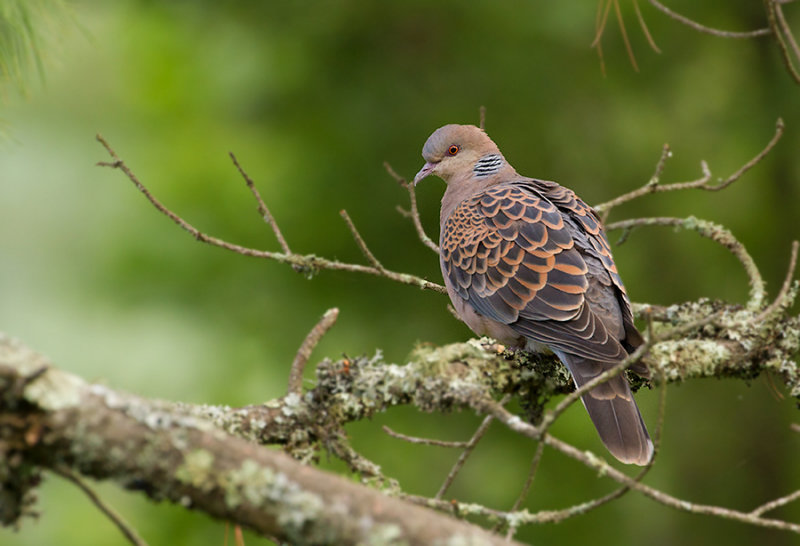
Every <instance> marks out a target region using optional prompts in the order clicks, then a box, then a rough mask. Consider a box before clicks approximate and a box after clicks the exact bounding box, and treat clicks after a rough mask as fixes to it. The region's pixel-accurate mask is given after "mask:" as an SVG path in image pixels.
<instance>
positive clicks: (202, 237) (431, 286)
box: [97, 135, 447, 294]
mask: <svg viewBox="0 0 800 546" xmlns="http://www.w3.org/2000/svg"><path fill="white" fill-rule="evenodd" d="M97 141H98V142H100V143H101V144H102V145H103V147H104V148H105V149H106V151H107V152H108V154H109V155H110V156H111V158H112V160H113V161H111V162H105V161H100V162H98V163H97V164H98V165H99V166H101V167H110V168H112V169H119V170H120V171H122V172H123V173H124V174H125V176H127V177H128V179H129V180H130V181H131V182H133V184H134V185H135V186H136V188H137V189H138V190H139V191H140V192H141V193H142V194H143V195H144V196H145V197H146V198H147V200H148V201H150V204H151V205H153V206H154V207H155V208H156V210H158V211H159V212H160V213H161V214H163V215H164V216H166V217H167V218H169V219H170V220H172V221H173V222H175V223H176V224H177V225H178V226H180V227H181V228H182V229H184V230H185V231H187V232H188V233H189V234H191V235H192V237H194V238H195V239H197V240H198V241H200V242H203V243H206V244H210V245H213V246H218V247H220V248H224V249H226V250H229V251H231V252H235V253H237V254H241V255H243V256H252V257H255V258H263V259H268V260H273V261H276V262H278V263H284V264H288V265H291V266H292V267H294V268H296V269H297V270H299V271H302V272H304V273H307V274H314V273H316V272H317V271H320V270H323V269H327V270H334V271H350V272H353V273H366V274H369V275H375V276H377V277H385V278H387V279H390V280H393V281H395V282H399V283H401V284H409V285H412V286H416V287H418V288H421V289H423V290H433V291H434V292H439V293H440V294H445V293H447V292H446V290H445V288H444V286H442V285H440V284H437V283H435V282H431V281H428V280H426V279H423V278H421V277H417V276H416V275H411V274H408V273H399V272H396V271H390V270H388V269H385V268H383V269H381V268H378V267H375V266H374V265H369V266H366V265H360V264H349V263H344V262H340V261H337V260H329V259H326V258H321V257H319V256H316V255H314V254H306V255H301V254H297V253H295V252H285V251H284V252H270V251H267V250H256V249H254V248H248V247H244V246H241V245H237V244H234V243H229V242H228V241H224V240H222V239H219V238H217V237H213V236H211V235H208V234H206V233H203V232H202V231H200V230H199V229H197V228H196V227H194V226H193V225H191V224H190V223H189V222H187V221H186V220H184V219H183V218H181V217H180V216H178V215H177V214H175V213H174V212H172V211H171V210H169V209H168V208H167V207H165V206H164V205H163V204H162V203H161V202H160V201H159V200H158V199H156V198H155V196H154V195H153V194H152V193H151V192H150V190H148V189H147V187H145V185H144V184H142V182H141V181H139V179H138V177H137V176H136V175H135V174H134V173H133V171H131V169H130V168H129V167H128V166H127V165H126V164H125V162H124V161H123V160H122V159H120V158H119V156H118V155H117V153H116V152H115V151H114V149H113V148H111V146H110V145H109V144H108V142H107V141H106V140H105V139H104V138H103V137H102V136H101V135H97ZM247 179H248V177H246V178H245V180H247ZM270 218H272V216H271V215H270ZM274 221H275V220H274V218H272V222H274ZM270 225H272V224H270ZM273 231H275V230H274V229H273ZM275 232H276V236H277V233H280V230H277V231H275ZM284 243H285V240H284Z"/></svg>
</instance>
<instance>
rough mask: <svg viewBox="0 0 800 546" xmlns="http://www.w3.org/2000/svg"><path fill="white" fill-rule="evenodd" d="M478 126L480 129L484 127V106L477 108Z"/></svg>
mask: <svg viewBox="0 0 800 546" xmlns="http://www.w3.org/2000/svg"><path fill="white" fill-rule="evenodd" d="M478 127H480V128H481V129H484V130H485V129H486V107H485V106H481V107H480V108H479V109H478Z"/></svg>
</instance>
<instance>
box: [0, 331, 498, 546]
mask: <svg viewBox="0 0 800 546" xmlns="http://www.w3.org/2000/svg"><path fill="white" fill-rule="evenodd" d="M43 367H44V368H43ZM42 369H44V370H45V371H44V372H41V371H40V370H42ZM31 378H33V379H31ZM0 395H2V396H1V397H0V400H1V402H0V417H2V419H1V420H0V454H1V455H2V457H0V477H2V500H3V502H2V504H0V506H3V514H2V515H3V517H4V522H5V523H10V522H13V521H15V520H16V517H18V515H19V513H20V512H21V511H22V510H23V509H25V507H26V506H27V504H28V503H29V497H30V494H31V487H30V485H31V484H22V483H20V480H19V479H16V480H15V479H14V477H15V476H22V475H33V474H36V473H37V472H38V469H39V468H54V467H56V468H57V467H60V466H61V465H68V466H69V467H71V468H73V469H76V470H78V471H80V472H81V473H83V474H85V475H88V476H91V477H93V478H97V479H111V480H114V481H116V482H118V483H120V484H121V485H122V486H124V487H127V488H129V489H132V490H137V491H142V492H144V493H145V494H147V495H148V496H150V497H152V498H154V499H158V500H169V501H171V502H174V503H177V504H181V505H183V506H185V507H187V508H191V509H196V510H201V511H203V512H205V513H207V514H209V515H211V516H214V517H217V518H221V519H226V520H230V521H234V522H236V523H238V524H240V525H242V526H246V527H248V528H250V529H252V530H254V531H256V532H258V533H261V534H263V535H267V536H273V537H277V538H279V539H282V540H286V541H290V542H292V543H293V544H442V545H444V544H476V545H477V544H486V545H490V544H501V543H502V544H505V541H503V540H502V539H500V538H499V537H495V536H493V535H491V534H489V533H487V532H486V531H483V530H482V529H480V528H478V527H475V526H472V525H470V524H467V523H465V522H462V521H458V520H456V519H454V518H450V517H448V516H445V515H442V514H439V513H436V512H433V511H430V510H425V509H423V508H420V507H418V506H415V505H413V504H412V503H409V502H405V501H403V500H401V499H396V498H391V497H388V496H386V495H383V494H381V493H380V492H378V491H375V490H373V489H370V488H368V487H365V486H362V485H359V484H356V483H353V482H351V481H349V480H346V479H344V478H342V477H339V476H336V475H333V474H330V473H326V472H323V471H321V470H318V469H315V468H312V467H308V466H305V465H302V464H300V463H299V462H297V461H295V460H293V459H292V458H291V457H289V456H287V455H285V454H283V453H281V452H279V451H275V450H270V449H267V448H265V447H262V446H259V445H256V444H254V443H252V442H248V441H246V440H245V439H243V438H240V437H236V436H234V435H231V434H229V433H226V432H224V431H222V430H220V429H218V428H216V427H215V426H213V424H212V423H211V422H210V421H209V420H207V419H202V418H198V417H189V416H186V415H180V412H175V413H167V412H165V411H163V406H162V405H161V404H159V403H152V402H151V401H148V400H145V399H142V398H138V397H135V396H131V395H127V394H123V393H119V392H116V391H113V390H111V389H108V388H105V387H100V386H95V385H90V384H87V383H85V382H84V381H82V380H81V379H80V378H78V377H76V376H74V375H70V374H68V373H65V372H63V371H60V370H58V369H56V368H53V367H51V366H50V365H49V363H47V362H46V361H45V360H44V359H43V357H41V356H40V355H38V354H36V353H34V352H33V351H31V350H29V349H28V348H26V347H24V346H23V345H21V344H20V343H18V342H15V341H13V340H11V339H10V338H8V337H6V336H2V337H0ZM22 485H27V487H20V486H22ZM15 516H16V517H15Z"/></svg>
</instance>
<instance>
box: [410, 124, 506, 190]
mask: <svg viewBox="0 0 800 546" xmlns="http://www.w3.org/2000/svg"><path fill="white" fill-rule="evenodd" d="M422 157H423V158H424V159H425V165H424V166H423V167H422V169H420V171H419V172H418V173H417V175H416V176H415V177H414V184H415V185H416V184H417V183H418V182H419V181H420V180H422V179H423V178H425V177H426V176H428V175H431V174H435V175H436V176H438V177H439V178H441V179H442V180H444V181H445V182H447V183H448V184H449V183H450V181H451V180H453V179H456V178H459V179H461V178H464V179H468V178H471V177H472V176H482V177H483V176H488V175H491V174H494V173H496V172H497V171H499V170H500V168H502V166H503V164H504V163H505V162H504V161H503V156H502V155H501V154H500V151H499V150H498V149H497V145H496V144H495V143H494V142H492V139H491V138H489V136H488V135H487V134H486V133H484V132H483V129H480V128H478V127H475V126H474V125H455V124H451V125H445V126H444V127H439V128H438V129H436V130H435V131H434V132H433V134H432V135H431V136H429V137H428V140H427V141H426V142H425V146H423V148H422Z"/></svg>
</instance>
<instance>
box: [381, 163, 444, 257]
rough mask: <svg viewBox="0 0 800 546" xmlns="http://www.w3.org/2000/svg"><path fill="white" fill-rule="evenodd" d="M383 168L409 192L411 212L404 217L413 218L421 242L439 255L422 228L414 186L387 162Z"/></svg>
mask: <svg viewBox="0 0 800 546" xmlns="http://www.w3.org/2000/svg"><path fill="white" fill-rule="evenodd" d="M383 168H384V169H386V172H387V173H389V176H391V177H392V178H394V180H395V182H397V183H398V184H400V186H402V187H404V188H405V189H406V190H408V198H409V200H410V202H411V211H410V212H408V213H407V214H404V215H405V216H407V217H409V218H411V221H412V222H413V223H414V229H416V230H417V236H418V237H419V240H420V241H422V244H424V245H425V246H427V247H428V248H430V249H431V250H433V251H434V252H435V253H437V254H438V253H439V245H437V244H436V243H434V242H433V240H432V239H431V238H430V237H428V234H427V233H425V228H424V227H422V220H420V218H419V209H418V208H417V192H416V190H415V189H414V184H409V183H408V181H407V180H406V179H405V178H403V177H402V176H400V175H399V174H397V172H396V171H395V170H394V169H393V168H392V166H391V165H389V163H388V162H387V161H384V162H383ZM404 212H405V211H404Z"/></svg>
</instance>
